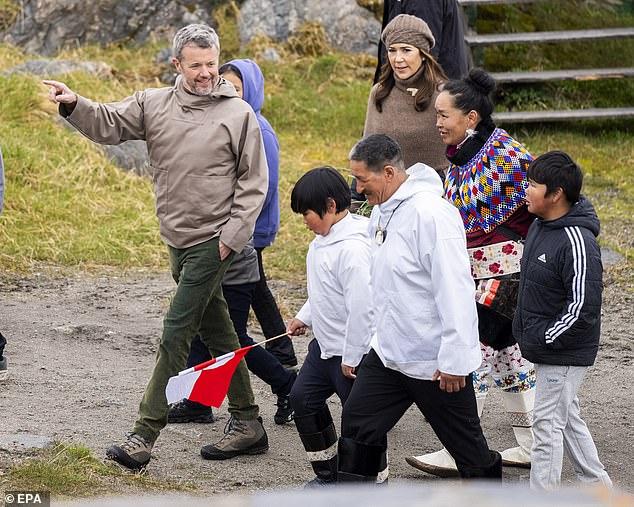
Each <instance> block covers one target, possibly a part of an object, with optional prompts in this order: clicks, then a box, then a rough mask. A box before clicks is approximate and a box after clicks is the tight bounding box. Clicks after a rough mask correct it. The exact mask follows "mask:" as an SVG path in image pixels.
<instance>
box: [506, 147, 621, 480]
mask: <svg viewBox="0 0 634 507" xmlns="http://www.w3.org/2000/svg"><path fill="white" fill-rule="evenodd" d="M527 178H528V188H527V190H526V204H527V205H528V211H530V212H531V213H533V214H535V215H537V217H538V218H537V219H536V220H535V222H533V224H532V225H531V227H530V229H529V231H528V237H527V238H526V245H525V247H524V255H523V257H522V264H521V266H522V271H521V280H520V290H519V297H518V304H517V310H516V312H515V319H514V321H513V334H514V335H515V336H516V337H517V340H518V343H519V345H520V348H521V350H522V355H523V356H524V357H525V358H526V359H528V360H529V361H532V362H533V363H535V373H536V391H535V411H534V417H535V420H534V422H533V439H534V441H533V447H532V449H531V463H532V467H531V475H530V484H531V487H533V488H536V489H552V488H556V487H558V486H559V485H560V482H561V467H562V460H563V455H564V452H565V454H566V455H567V456H568V458H569V459H570V460H571V462H572V465H573V467H574V470H575V472H576V474H577V477H578V479H579V480H580V481H582V482H585V483H591V482H601V483H603V484H605V485H607V486H611V485H612V481H611V480H610V477H609V476H608V474H607V472H606V471H605V468H604V467H603V465H602V464H601V462H600V461H599V456H598V454H597V449H596V446H595V445H594V441H593V440H592V436H591V435H590V431H589V430H588V427H587V426H586V423H585V422H584V421H583V420H582V419H581V416H580V414H579V400H578V398H577V391H578V390H579V387H580V386H581V382H582V380H583V377H584V375H585V373H586V370H587V369H588V366H591V365H592V364H593V363H594V360H595V357H596V355H597V350H598V348H599V335H600V331H601V292H602V289H603V283H602V280H601V278H602V272H603V267H602V264H601V251H600V249H599V245H598V243H597V240H596V236H598V234H599V219H598V217H597V215H596V213H595V211H594V208H593V207H592V204H591V203H590V201H588V200H587V199H586V198H585V197H584V196H581V195H580V191H581V184H582V181H583V175H582V173H581V169H580V168H579V166H578V165H577V164H575V162H574V161H573V160H572V159H571V158H570V157H569V156H568V155H567V154H566V153H563V152H561V151H551V152H549V153H546V154H544V155H542V156H540V157H538V158H536V159H535V160H534V161H533V162H532V163H531V165H530V166H529V168H528V172H527Z"/></svg>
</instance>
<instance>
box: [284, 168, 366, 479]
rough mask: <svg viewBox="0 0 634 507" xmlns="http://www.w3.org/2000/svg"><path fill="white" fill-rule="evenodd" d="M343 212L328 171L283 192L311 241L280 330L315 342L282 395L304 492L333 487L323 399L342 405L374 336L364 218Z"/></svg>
mask: <svg viewBox="0 0 634 507" xmlns="http://www.w3.org/2000/svg"><path fill="white" fill-rule="evenodd" d="M349 207H350V188H349V187H348V184H347V183H346V180H345V179H344V178H343V177H342V176H341V175H340V174H339V173H338V172H337V171H336V170H335V169H334V168H332V167H328V166H325V167H318V168H316V169H313V170H311V171H308V172H307V173H306V174H304V175H303V176H302V177H301V178H300V179H299V180H298V181H297V183H296V184H295V187H294V188H293V191H292V193H291V208H292V209H293V211H294V212H295V213H301V214H302V215H303V217H304V223H305V224H306V226H307V227H308V228H309V229H310V230H311V231H313V232H314V233H315V234H316V236H315V239H314V240H313V241H312V242H311V244H310V247H309V249H308V255H307V256H306V271H307V289H308V300H307V301H306V303H305V304H304V306H303V307H302V308H301V310H300V311H299V313H298V314H297V316H296V317H295V318H294V319H292V320H291V322H290V323H289V325H288V333H289V334H290V335H299V334H303V333H304V332H305V331H306V328H307V327H311V328H312V331H313V335H314V337H315V338H314V339H313V340H312V341H311V342H310V344H309V345H308V354H307V355H306V358H305V360H304V364H303V365H302V368H301V370H300V374H299V376H298V377H297V380H296V381H295V384H294V385H293V388H292V390H291V394H290V399H291V406H292V407H293V410H294V411H295V424H296V427H297V431H298V432H299V436H300V439H301V441H302V444H303V445H304V448H305V449H306V452H307V454H308V459H309V460H310V462H311V465H312V467H313V470H314V472H315V474H316V476H317V477H316V478H315V479H313V480H312V481H311V482H309V483H308V486H310V487H312V486H322V485H325V484H329V483H333V482H336V474H337V431H336V429H335V425H334V422H333V420H332V417H331V415H330V411H329V410H328V406H327V405H326V400H327V399H328V398H330V396H332V395H333V394H337V396H339V399H340V400H341V403H345V401H346V399H347V398H348V393H349V392H350V389H351V388H352V384H353V381H354V379H355V377H356V368H357V366H358V365H359V363H360V362H361V359H362V358H363V356H364V355H365V353H366V352H367V351H368V349H369V347H370V338H371V336H372V332H373V330H374V320H373V318H372V310H371V307H370V305H369V302H368V289H369V284H370V238H369V236H368V219H367V218H365V217H361V216H358V215H353V214H351V213H350V212H349V211H348V208H349Z"/></svg>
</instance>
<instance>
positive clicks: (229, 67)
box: [218, 63, 244, 81]
mask: <svg viewBox="0 0 634 507" xmlns="http://www.w3.org/2000/svg"><path fill="white" fill-rule="evenodd" d="M228 72H229V73H231V74H235V75H236V76H238V79H239V80H240V81H244V80H243V79H242V72H240V69H239V68H238V67H236V66H235V65H233V64H232V63H225V64H223V65H221V66H220V68H219V69H218V74H219V75H221V76H222V75H223V74H227V73H228Z"/></svg>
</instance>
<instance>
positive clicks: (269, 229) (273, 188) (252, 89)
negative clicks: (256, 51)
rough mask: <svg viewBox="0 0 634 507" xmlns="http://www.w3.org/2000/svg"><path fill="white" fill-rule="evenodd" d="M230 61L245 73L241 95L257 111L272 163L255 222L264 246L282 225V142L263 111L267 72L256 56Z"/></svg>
mask: <svg viewBox="0 0 634 507" xmlns="http://www.w3.org/2000/svg"><path fill="white" fill-rule="evenodd" d="M227 63H228V64H231V65H233V66H234V67H236V68H237V69H238V70H239V71H240V74H242V99H243V100H244V101H245V102H247V103H248V104H249V105H250V106H251V108H252V109H253V111H255V116H256V117H257V119H258V123H259V124H260V130H261V131H262V140H263V141H264V151H265V153H266V162H267V164H268V166H269V188H268V191H267V193H266V198H265V200H264V206H263V207H262V211H261V212H260V215H259V216H258V219H257V221H256V222H255V232H254V233H253V243H254V246H255V247H256V248H264V247H266V246H269V245H271V244H272V243H273V241H274V240H275V235H276V234H277V231H278V229H279V228H280V204H279V194H278V189H277V184H278V180H279V172H280V145H279V142H278V140H277V136H276V135H275V131H274V130H273V127H271V124H270V123H269V122H268V121H267V120H266V118H264V116H262V114H261V113H260V110H261V109H262V105H263V104H264V76H263V75H262V71H261V70H260V67H258V64H257V63H255V62H254V61H253V60H248V59H242V60H231V61H230V62H227Z"/></svg>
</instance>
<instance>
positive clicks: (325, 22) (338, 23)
mask: <svg viewBox="0 0 634 507" xmlns="http://www.w3.org/2000/svg"><path fill="white" fill-rule="evenodd" d="M313 21H316V22H318V23H320V24H321V25H322V26H323V27H324V30H325V31H326V34H327V35H328V38H329V41H330V43H331V44H332V46H333V47H335V48H337V49H340V50H343V51H351V52H355V53H361V52H366V53H371V54H376V50H377V44H378V42H379V35H380V33H379V32H380V30H381V25H380V23H379V22H378V21H377V20H376V18H375V17H374V15H373V14H372V13H371V12H370V11H368V10H367V9H364V8H363V7H360V6H359V5H358V4H357V2H355V1H354V0H330V1H328V2H315V1H310V0H308V1H307V0H246V1H245V2H244V3H243V4H242V7H241V9H240V20H239V28H240V39H241V41H242V43H246V42H248V41H249V40H251V38H253V37H254V36H255V35H258V34H262V35H266V36H267V37H269V38H271V39H273V40H276V41H284V40H286V39H287V38H288V37H289V36H290V35H292V34H293V33H294V32H295V31H297V29H298V28H299V27H300V26H301V25H302V24H303V23H305V22H313Z"/></svg>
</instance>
